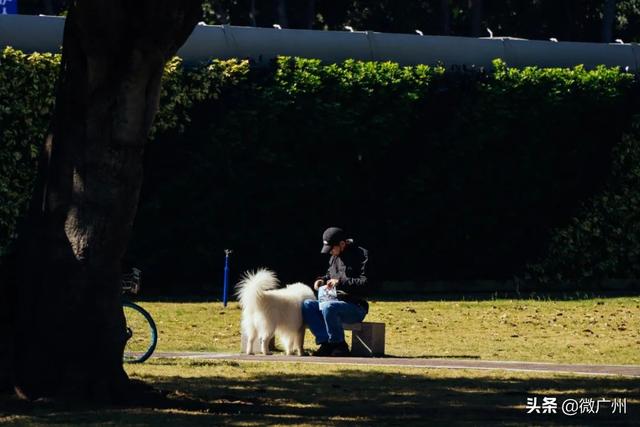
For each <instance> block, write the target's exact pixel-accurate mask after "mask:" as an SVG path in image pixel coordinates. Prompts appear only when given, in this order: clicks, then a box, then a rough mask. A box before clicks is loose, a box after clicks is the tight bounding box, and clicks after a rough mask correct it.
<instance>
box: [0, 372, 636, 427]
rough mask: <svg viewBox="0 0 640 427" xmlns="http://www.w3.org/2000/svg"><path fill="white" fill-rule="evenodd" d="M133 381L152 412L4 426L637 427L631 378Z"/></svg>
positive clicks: (273, 375) (448, 375) (250, 375)
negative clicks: (618, 405)
mask: <svg viewBox="0 0 640 427" xmlns="http://www.w3.org/2000/svg"><path fill="white" fill-rule="evenodd" d="M127 370H128V372H129V373H130V375H131V376H132V377H134V378H138V379H142V380H144V381H146V382H147V383H150V384H153V385H154V386H156V387H159V388H161V389H164V390H166V391H167V392H168V393H169V394H168V399H167V402H165V403H164V404H162V405H160V406H159V407H158V406H155V407H144V406H142V407H135V408H108V409H96V408H93V409H92V408H74V409H73V410H70V409H68V408H64V407H61V406H56V405H52V404H47V403H46V402H44V403H40V404H36V405H35V407H30V408H29V409H28V410H24V411H17V412H16V413H13V414H4V415H3V411H2V410H1V409H0V423H5V424H7V425H16V426H17V425H89V424H92V425H104V426H116V425H118V426H119V425H140V426H142V425H151V426H156V425H171V426H187V427H188V426H197V425H210V426H215V425H222V424H225V425H237V426H250V425H315V426H329V425H339V426H342V425H344V426H347V425H351V426H354V425H355V426H359V425H376V426H396V425H429V424H431V423H435V424H436V425H442V424H444V423H447V424H455V425H460V424H463V425H540V424H542V423H544V424H545V425H566V424H567V423H570V424H571V425H581V426H583V425H591V424H600V425H634V423H636V424H635V425H637V422H638V420H640V388H639V384H638V380H637V379H631V378H617V377H593V378H589V377H586V376H571V375H561V374H541V373H517V372H504V371H474V370H446V369H442V370H434V369H412V368H394V367H376V368H371V367H363V366H357V367H355V366H345V365H309V364H301V363H268V362H258V363H256V362H235V361H193V360H191V361H189V360H176V359H155V360H151V361H150V362H149V363H145V364H143V365H129V366H128V367H127ZM534 396H535V397H537V398H538V400H539V401H542V398H543V397H555V398H556V399H557V400H556V402H557V403H558V405H560V404H561V403H562V402H563V401H564V400H565V399H575V400H577V401H579V400H580V399H594V400H598V399H608V400H613V399H626V404H627V411H626V414H619V413H616V414H613V413H612V410H611V408H610V407H609V406H607V407H606V410H605V409H604V408H605V407H604V406H603V409H601V410H600V411H599V412H598V413H597V414H583V415H580V414H578V415H576V416H574V417H569V416H567V415H564V414H562V413H561V412H560V410H558V413H556V414H542V413H540V414H527V410H526V407H525V406H526V403H527V398H528V397H534Z"/></svg>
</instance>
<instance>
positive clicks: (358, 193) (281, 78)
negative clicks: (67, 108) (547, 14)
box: [0, 50, 638, 286]
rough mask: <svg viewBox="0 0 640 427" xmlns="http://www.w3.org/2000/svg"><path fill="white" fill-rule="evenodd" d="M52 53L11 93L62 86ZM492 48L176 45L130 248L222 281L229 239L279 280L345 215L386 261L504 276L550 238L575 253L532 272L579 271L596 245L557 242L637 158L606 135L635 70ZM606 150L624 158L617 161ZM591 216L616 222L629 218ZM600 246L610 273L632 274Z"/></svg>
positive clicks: (293, 272) (304, 262)
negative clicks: (255, 60)
mask: <svg viewBox="0 0 640 427" xmlns="http://www.w3.org/2000/svg"><path fill="white" fill-rule="evenodd" d="M6 58H9V59H10V60H7V59H6ZM11 58H14V59H11ZM35 58H39V57H28V56H24V55H22V54H19V53H17V52H15V51H11V50H5V52H4V53H3V54H2V57H0V73H7V71H6V68H7V64H11V63H12V61H13V63H17V62H20V63H21V64H22V65H20V66H22V67H35V66H34V65H33V64H32V62H33V61H36V60H37V59H35ZM38 61H39V60H38ZM49 61H50V62H49V63H47V64H48V65H47V67H48V68H47V70H48V71H47V74H46V75H50V76H51V77H50V80H49V86H48V87H47V86H45V85H44V84H41V85H35V86H34V85H31V84H30V83H27V81H28V80H19V81H20V82H23V83H21V84H17V85H15V88H14V89H13V90H11V91H7V90H6V88H4V87H3V88H2V91H3V93H4V91H7V92H11V96H13V97H14V98H10V99H18V98H19V99H30V100H39V99H47V96H48V97H49V98H48V99H51V96H52V95H51V87H52V84H53V83H52V81H53V76H54V75H55V68H56V67H57V63H56V62H55V59H54V58H53V57H51V58H50V59H49ZM29 64H31V65H29ZM494 65H495V72H492V73H483V72H451V71H446V70H444V69H443V68H439V67H427V66H417V67H401V66H398V65H397V64H392V63H372V62H357V61H346V62H344V63H342V64H333V65H323V64H321V63H320V62H319V61H316V60H305V59H294V58H281V59H280V60H279V61H278V62H277V63H276V64H274V66H273V67H272V68H271V69H267V70H265V69H262V70H260V69H250V68H249V66H248V64H247V63H246V62H238V61H226V62H221V61H213V62H212V63H211V64H207V65H203V66H202V67H199V68H196V69H190V70H183V69H182V68H181V66H180V62H179V60H174V61H173V62H171V63H170V64H168V66H167V72H166V74H165V84H164V86H163V93H162V100H161V111H160V112H159V114H158V116H157V120H156V124H155V128H154V136H155V138H154V139H155V141H154V142H153V143H152V144H149V146H148V154H147V162H146V166H145V168H146V178H145V185H144V187H143V194H142V198H141V204H140V209H139V214H138V218H137V222H136V226H135V229H134V239H133V241H132V246H131V250H130V258H131V260H132V261H133V262H136V263H137V264H138V265H141V266H142V267H143V268H145V269H146V271H148V272H149V273H150V274H151V275H152V279H153V278H154V277H153V275H154V274H155V278H156V279H157V280H158V281H162V282H172V281H178V280H182V281H189V282H198V281H205V280H207V281H213V282H215V283H217V282H218V280H217V278H218V275H219V274H221V271H220V269H221V266H222V265H221V264H222V249H224V248H226V247H231V248H233V249H235V250H236V252H235V255H234V256H235V258H234V264H233V265H234V267H235V268H236V269H237V271H241V270H242V269H244V268H255V267H256V266H259V265H266V266H269V267H272V268H274V269H276V271H278V272H279V273H280V272H281V276H283V279H284V280H287V279H289V278H290V279H292V280H294V279H295V280H301V279H308V278H309V276H312V275H314V274H315V273H316V272H317V270H318V269H320V268H322V267H323V264H324V262H325V260H324V259H322V258H320V257H318V254H317V252H318V241H319V237H318V236H319V234H320V233H321V231H322V229H323V228H324V227H326V226H328V225H333V224H342V225H343V226H345V227H346V228H348V229H350V230H352V231H353V232H354V234H355V236H356V237H358V238H361V239H362V240H360V241H361V242H362V244H363V245H365V246H367V247H369V249H370V250H371V253H372V254H374V255H375V263H372V265H373V266H374V267H375V268H376V270H377V271H376V272H375V273H377V274H376V275H377V277H378V278H394V279H421V278H424V279H435V278H447V279H452V278H481V277H487V278H500V277H510V276H511V275H513V274H522V273H523V272H524V271H525V270H526V265H527V263H533V262H536V261H537V260H540V259H543V258H544V256H545V255H546V254H548V253H550V254H552V257H553V258H558V257H563V256H564V257H565V258H566V260H567V262H566V263H565V264H562V263H559V264H557V265H556V264H553V265H552V264H550V263H548V262H547V263H538V264H537V265H536V267H533V268H531V271H533V272H534V273H535V274H536V275H539V276H541V277H557V274H560V275H561V276H562V275H563V274H566V275H570V276H576V275H578V276H581V275H583V274H584V272H585V271H584V269H582V270H580V271H577V270H576V269H574V270H571V269H569V268H568V266H572V267H573V266H575V263H574V262H572V261H569V260H570V259H572V258H571V257H574V258H575V256H576V255H575V254H576V253H578V252H579V251H583V250H585V248H584V247H580V248H579V249H576V251H574V252H573V253H569V252H570V251H565V252H562V251H560V250H559V249H558V248H560V247H564V246H566V244H565V243H563V241H562V238H561V237H559V236H561V235H563V234H562V233H564V234H566V233H568V231H567V230H568V229H567V227H571V226H572V225H571V224H574V227H575V224H577V223H578V222H575V221H583V222H584V220H583V219H580V218H582V217H580V216H577V215H583V216H585V215H587V216H588V214H586V213H585V212H586V210H585V209H586V208H585V206H588V204H589V203H590V202H589V200H591V198H592V197H594V195H599V194H603V193H602V191H613V192H615V191H620V190H619V188H617V187H616V186H617V185H618V181H616V178H615V176H620V174H625V173H627V171H628V169H624V168H627V167H630V164H632V163H629V162H626V163H624V162H623V163H620V162H619V161H618V160H616V159H620V158H621V157H620V156H621V155H622V151H621V150H622V148H620V147H622V145H620V146H619V147H618V148H616V149H615V150H613V148H614V147H616V144H618V143H619V142H620V141H621V139H622V134H623V132H624V131H625V130H628V129H629V128H630V120H631V114H632V112H633V111H634V110H636V109H637V105H636V104H635V101H634V100H635V96H636V95H637V88H638V85H637V82H636V81H635V80H634V77H633V75H631V74H627V73H624V72H621V71H619V70H616V69H605V68H598V69H596V70H592V71H585V70H584V69H582V68H581V67H576V68H574V69H537V68H526V69H523V70H518V69H510V68H508V67H506V65H505V64H503V63H501V62H499V61H497V62H496V63H495V64H494ZM12 67H13V68H16V67H18V65H13V66H12ZM0 75H2V76H4V75H5V74H0ZM47 91H48V92H47ZM45 93H46V94H45ZM0 102H1V103H2V104H1V107H0V108H2V109H1V110H0V111H1V112H0V123H2V124H3V126H2V127H3V129H4V128H5V126H6V125H5V123H11V124H13V123H14V120H16V119H13V118H11V117H15V116H9V115H8V114H9V113H10V112H11V110H12V105H13V101H9V102H7V100H6V99H5V98H4V97H3V98H2V99H0ZM30 102H33V101H30ZM27 105H33V104H27ZM48 105H49V107H48V108H49V111H50V108H51V106H50V103H49V104H48ZM12 114H13V113H12ZM48 114H49V112H48V111H39V110H38V109H30V110H28V111H27V110H25V111H24V112H23V113H20V114H19V115H20V116H24V117H27V116H28V117H30V119H29V120H32V121H34V122H37V123H41V125H40V127H39V128H38V129H37V130H33V131H31V132H30V134H29V135H27V134H21V136H15V137H13V136H12V138H13V139H12V140H11V141H10V142H9V143H8V144H7V143H4V142H3V144H2V146H1V147H0V155H2V156H9V154H7V153H9V152H10V151H11V149H9V150H8V149H7V148H10V147H14V146H16V144H17V142H16V141H28V144H27V146H29V147H30V149H31V150H35V148H36V147H37V146H38V145H39V143H40V141H42V139H43V135H44V130H45V129H46V122H47V115H48ZM629 135H631V134H629ZM629 138H630V137H629ZM629 138H627V139H626V140H625V141H627V142H626V145H625V146H628V147H629V148H628V150H631V152H634V151H633V150H634V149H635V147H636V145H637V144H636V145H634V143H632V142H629V141H631V139H629ZM3 141H4V140H3ZM612 150H613V151H612ZM612 153H613V155H614V156H615V157H614V158H613V159H612V157H611V156H612ZM2 158H4V157H2ZM627 158H629V157H628V156H627ZM16 162H17V163H14V164H13V166H11V167H9V168H7V169H6V170H5V169H3V171H2V173H3V176H2V179H3V181H5V180H6V182H7V183H8V182H11V183H12V185H13V188H14V190H13V192H8V191H5V190H4V189H5V187H7V184H3V186H2V187H1V188H2V190H1V191H2V192H1V193H0V197H7V198H8V199H9V198H10V199H11V203H12V206H13V208H12V210H9V209H4V206H3V208H2V209H3V210H2V211H1V213H0V221H2V222H1V223H0V246H6V243H7V239H8V237H9V236H10V235H11V233H12V232H13V230H14V228H13V227H14V224H15V221H16V215H17V213H18V211H19V210H20V208H21V207H23V206H24V204H25V201H26V198H27V197H26V195H27V193H28V187H29V177H30V174H31V171H33V164H32V163H29V162H25V161H24V158H21V159H20V162H18V161H17V160H16ZM612 165H615V168H614V170H623V169H624V171H622V172H614V174H613V175H612V174H611V166H612ZM3 166H4V162H3ZM620 168H622V169H620ZM19 174H22V175H21V176H24V177H25V179H22V180H21V181H19V180H16V179H15V178H14V177H15V176H18V175H19ZM616 174H618V175H616ZM612 176H613V177H614V178H612ZM5 177H6V178H5ZM605 185H606V186H607V187H606V188H610V189H611V190H603V189H604V188H605V187H604V186H605ZM635 188H637V187H635ZM629 191H631V192H633V191H637V190H635V189H634V188H632V187H631V186H629ZM596 197H600V196H596ZM621 203H624V201H622V202H621ZM3 205H4V204H3ZM611 206H612V207H611V209H613V210H616V211H617V210H618V209H621V208H620V207H619V206H613V205H611ZM594 212H595V211H594ZM593 215H595V216H597V217H598V218H599V221H604V222H608V223H611V225H610V227H612V229H615V228H616V225H615V222H616V221H621V220H622V219H620V216H619V215H610V214H608V213H605V212H600V211H598V212H595V213H593ZM572 218H575V219H573V220H572ZM572 221H574V222H572ZM625 221H627V222H629V221H631V222H633V221H636V222H635V223H636V224H637V222H638V221H637V218H635V219H633V218H631V216H628V217H627V218H626V219H625ZM625 227H626V228H625V230H626V229H630V228H629V226H628V225H625ZM635 227H636V228H635V229H634V230H635V232H636V235H635V236H636V237H634V238H633V239H635V240H633V239H632V240H630V241H632V242H636V243H637V239H638V238H637V236H638V234H637V230H638V228H637V226H635ZM631 229H633V227H631ZM552 230H558V231H556V232H554V233H555V234H554V235H553V236H552ZM552 237H553V238H552ZM604 239H605V240H606V241H607V242H613V241H614V240H612V238H609V237H607V236H605V237H604ZM550 243H551V246H550ZM616 244H617V243H616ZM631 244H632V245H633V244H635V243H631ZM593 246H594V247H599V246H601V243H600V242H598V243H597V244H596V243H594V245H593ZM618 246H619V245H618ZM549 248H551V252H549ZM576 248H578V247H577V246H576ZM590 253H591V254H593V257H594V258H592V259H597V260H602V257H603V255H602V254H601V253H600V252H597V251H596V250H595V248H594V249H592V250H591V252H590ZM607 253H609V252H607ZM602 262H603V266H601V267H598V269H597V274H599V275H604V276H620V275H629V274H634V275H635V274H637V273H636V272H637V267H634V268H636V269H635V270H634V269H629V268H627V267H625V268H623V269H620V268H618V267H619V266H620V265H621V264H620V263H618V264H616V263H608V264H607V262H605V261H602ZM636 264H637V262H636ZM585 268H586V266H585ZM554 269H555V270H554ZM578 270H579V269H578ZM149 273H148V274H149ZM147 277H149V276H147ZM563 277H564V276H563ZM156 286H157V285H156Z"/></svg>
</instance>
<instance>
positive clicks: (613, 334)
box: [141, 297, 640, 364]
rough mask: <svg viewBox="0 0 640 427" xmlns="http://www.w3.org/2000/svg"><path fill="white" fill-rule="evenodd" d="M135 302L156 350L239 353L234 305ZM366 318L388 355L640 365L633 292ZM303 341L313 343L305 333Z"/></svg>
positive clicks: (382, 304) (391, 310)
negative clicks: (382, 332) (379, 332)
mask: <svg viewBox="0 0 640 427" xmlns="http://www.w3.org/2000/svg"><path fill="white" fill-rule="evenodd" d="M141 305H142V306H143V307H145V308H146V309H147V310H148V311H149V312H150V313H151V314H152V315H153V317H154V318H155V320H156V323H157V325H158V330H159V342H158V351H218V352H237V351H239V348H240V344H239V343H240V310H239V307H238V305H237V304H236V303H231V304H230V305H228V306H227V307H226V308H223V306H222V304H221V303H219V302H197V303H193V302H182V303H179V302H142V303H141ZM367 320H369V321H375V322H385V323H386V325H387V327H386V328H387V329H386V353H387V354H388V355H392V356H406V357H445V358H455V357H460V358H463V357H467V358H479V359H483V360H523V361H538V362H561V363H600V364H640V297H621V298H602V299H576V300H562V301H551V300H546V301H541V300H536V299H522V300H515V299H514V300H488V301H404V302H389V301H373V302H372V303H371V304H370V311H369V315H368V316H367ZM305 343H306V347H307V348H315V344H314V341H313V336H312V335H311V334H310V333H309V332H307V336H306V338H305Z"/></svg>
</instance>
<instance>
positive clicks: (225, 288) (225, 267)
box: [222, 249, 233, 307]
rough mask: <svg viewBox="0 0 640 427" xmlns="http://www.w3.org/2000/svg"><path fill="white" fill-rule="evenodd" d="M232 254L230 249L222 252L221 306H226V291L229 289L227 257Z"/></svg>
mask: <svg viewBox="0 0 640 427" xmlns="http://www.w3.org/2000/svg"><path fill="white" fill-rule="evenodd" d="M231 252H233V251H232V250H231V249H225V250H224V255H225V256H224V288H223V290H222V305H223V306H225V307H226V306H227V295H228V293H227V289H228V287H229V255H231Z"/></svg>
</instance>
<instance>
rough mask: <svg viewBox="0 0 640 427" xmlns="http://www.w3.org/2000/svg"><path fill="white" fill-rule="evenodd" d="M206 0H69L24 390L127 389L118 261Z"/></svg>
mask: <svg viewBox="0 0 640 427" xmlns="http://www.w3.org/2000/svg"><path fill="white" fill-rule="evenodd" d="M200 3H201V2H200V1H199V0H183V1H181V2H175V1H169V0H136V1H135V2H131V1H128V0H94V1H86V0H85V1H80V0H76V1H73V2H72V3H71V6H70V9H69V14H68V17H67V19H66V23H65V29H64V38H63V57H62V65H61V71H60V77H59V82H58V93H57V96H56V111H55V115H54V119H53V126H52V130H53V131H52V133H51V134H50V135H49V137H48V138H47V141H46V143H45V145H44V148H43V151H42V154H41V159H40V165H39V171H38V175H37V181H36V187H35V190H34V194H33V196H32V200H31V206H30V212H29V214H28V215H29V216H28V219H27V226H26V228H25V230H23V232H22V234H21V235H20V237H19V243H20V252H19V253H20V260H21V262H20V270H19V276H18V279H17V283H18V286H17V288H16V289H15V307H17V310H16V317H15V327H14V331H15V334H14V343H15V345H14V348H15V351H14V353H13V358H12V365H13V366H11V367H10V368H11V372H12V373H13V382H14V385H15V388H16V392H17V393H18V394H19V395H22V396H23V397H27V398H34V397H38V396H56V395H64V396H70V397H72V398H78V399H86V398H89V399H92V400H99V401H113V400H114V399H118V398H126V397H125V396H126V394H123V393H126V390H127V387H128V384H129V381H128V377H127V375H126V373H125V371H124V369H123V366H122V351H123V347H124V344H125V336H124V316H123V313H122V307H121V305H120V276H121V265H120V264H121V261H122V257H123V255H124V252H125V250H126V247H127V244H128V240H129V237H130V233H131V227H132V224H133V220H134V217H135V213H136V209H137V204H138V196H139V192H140V187H141V184H142V156H143V152H144V144H145V142H146V140H147V135H148V132H149V129H150V127H151V124H152V121H153V118H154V116H155V113H156V111H157V108H158V98H159V93H160V81H161V77H162V72H163V68H164V64H165V63H166V61H167V60H168V59H169V58H171V57H172V56H173V55H174V54H175V53H176V51H177V50H178V48H179V47H180V46H181V45H182V44H183V43H184V42H185V41H186V39H187V37H188V36H189V35H190V34H191V31H192V30H193V28H194V26H195V24H196V23H197V22H198V20H199V19H200V18H201V15H202V10H201V5H200Z"/></svg>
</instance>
